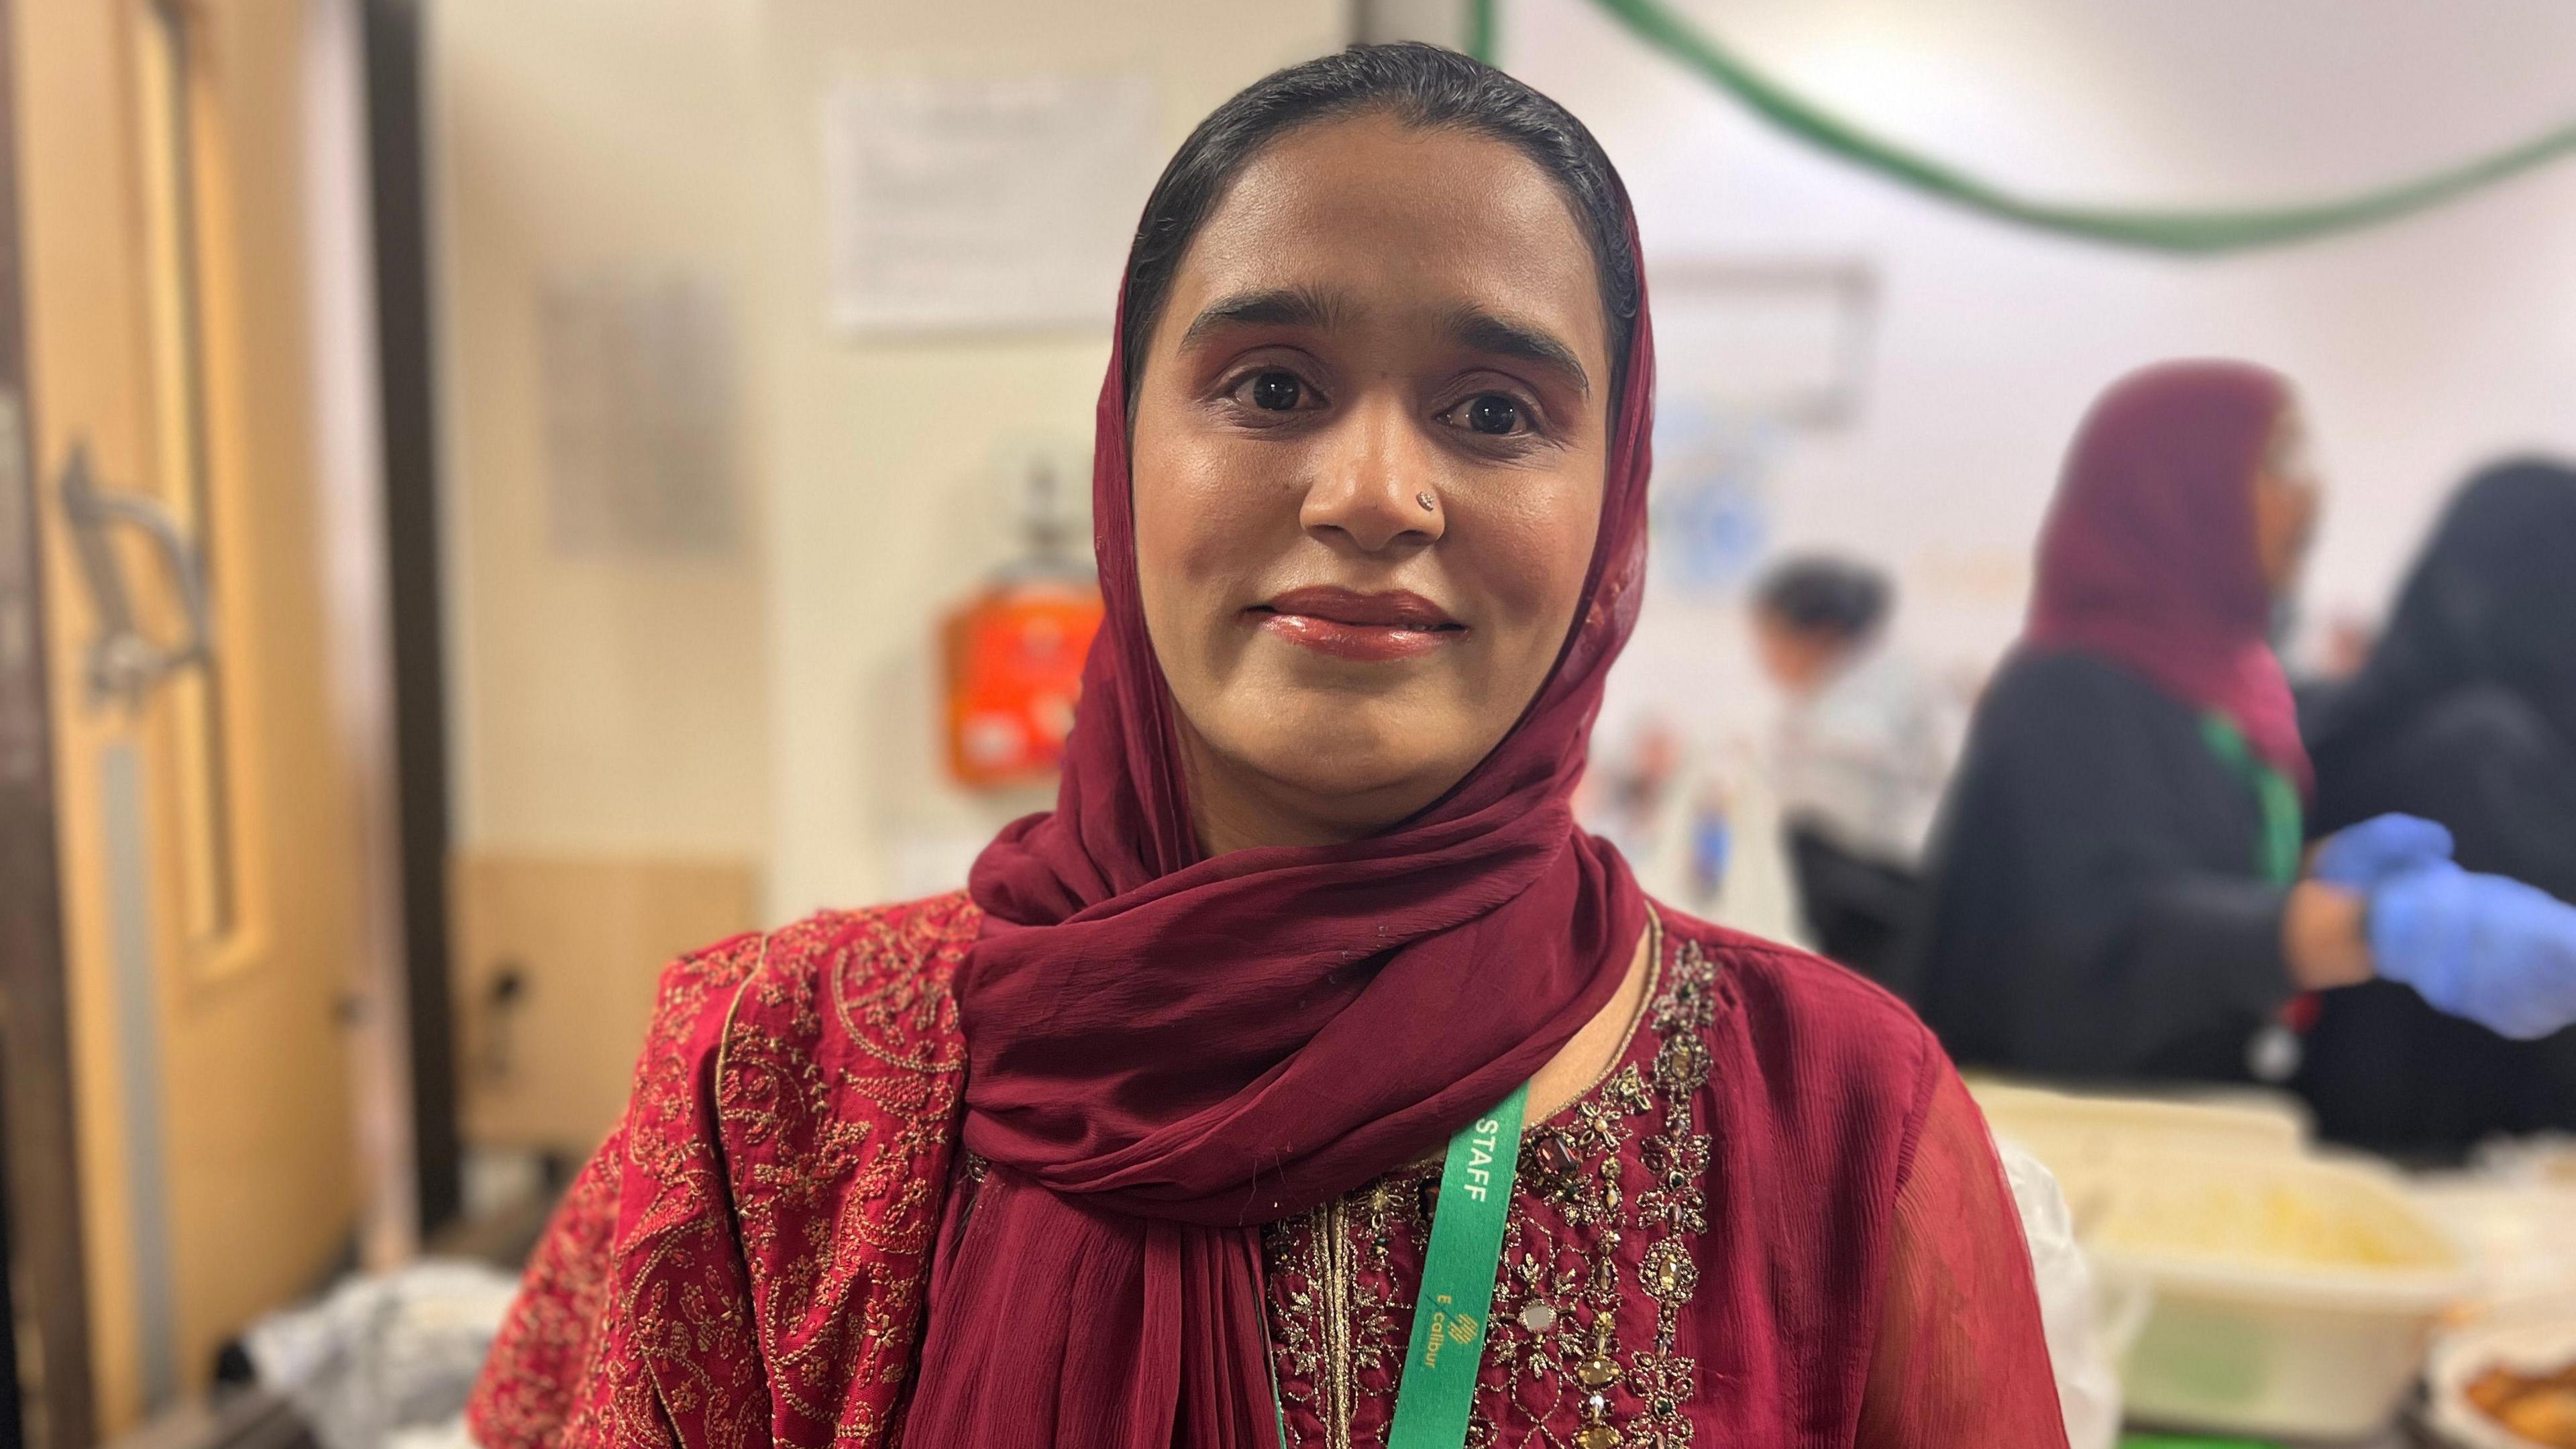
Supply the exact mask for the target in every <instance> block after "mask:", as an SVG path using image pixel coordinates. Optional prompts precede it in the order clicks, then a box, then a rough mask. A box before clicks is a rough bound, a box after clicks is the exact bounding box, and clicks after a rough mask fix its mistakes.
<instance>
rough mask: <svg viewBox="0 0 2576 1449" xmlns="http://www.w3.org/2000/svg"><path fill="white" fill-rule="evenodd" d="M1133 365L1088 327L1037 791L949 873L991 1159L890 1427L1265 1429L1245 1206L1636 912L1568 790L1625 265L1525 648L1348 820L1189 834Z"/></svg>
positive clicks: (1602, 640) (1604, 955)
mask: <svg viewBox="0 0 2576 1449" xmlns="http://www.w3.org/2000/svg"><path fill="white" fill-rule="evenodd" d="M1622 207H1623V210H1624V208H1625V202H1624V199H1623V201H1622ZM1627 225H1628V228H1629V239H1630V243H1631V245H1632V246H1633V245H1634V239H1635V230H1634V221H1633V218H1631V219H1629V221H1628V223H1627ZM1121 311H1122V313H1123V311H1124V301H1123V299H1122V302H1121ZM1121 330H1123V329H1121ZM1113 335H1115V334H1113ZM1113 346H1114V344H1113ZM1128 364H1129V360H1128V359H1126V358H1124V357H1122V356H1120V355H1118V354H1117V352H1116V351H1114V350H1113V352H1112V355H1111V357H1110V362H1109V369H1108V376H1107V377H1106V378H1105V379H1104V380H1103V382H1102V384H1101V389H1100V401H1099V408H1098V412H1097V418H1096V434H1095V441H1094V451H1093V469H1092V505H1093V518H1094V536H1093V545H1094V548H1095V551H1096V553H1097V556H1098V559H1099V566H1100V582H1101V593H1102V598H1103V603H1104V605H1105V607H1106V616H1105V619H1104V622H1103V624H1102V626H1101V630H1100V633H1099V635H1098V637H1097V639H1096V641H1095V642H1094V644H1093V646H1092V650H1091V655H1090V658H1089V661H1088V663H1087V665H1086V668H1085V670H1084V675H1083V698H1082V706H1081V709H1080V712H1079V715H1078V718H1077V719H1076V721H1075V724H1074V729H1073V733H1072V736H1071V738H1070V739H1069V740H1068V742H1067V747H1066V760H1065V769H1064V778H1063V783H1062V786H1061V787H1060V789H1059V792H1058V795H1057V802H1056V808H1055V810H1054V811H1053V812H1051V813H1047V814H1041V815H1034V816H1030V817H1028V818H1026V819H1023V820H1020V821H1018V822H1016V823H1014V824H1013V825H1011V826H1010V827H1008V828H1007V829H1005V830H1004V831H1003V832H1002V834H1001V835H1000V836H999V837H998V838H997V839H996V840H994V842H993V843H992V844H991V845H990V846H989V847H987V848H986V850H985V851H984V853H983V854H982V856H981V857H979V858H978V860H977V861H976V864H975V868H974V872H973V875H972V878H971V881H970V891H971V893H972V895H973V897H974V899H975V902H976V903H977V904H978V905H979V906H981V907H982V908H983V909H984V911H985V912H986V913H987V920H986V924H985V926H984V928H983V931H982V934H981V936H980V937H979V938H978V940H977V941H976V943H975V945H974V946H973V948H972V949H971V951H970V952H969V955H968V959H967V961H966V963H965V966H964V967H963V969H962V970H961V972H960V974H959V979H958V987H957V1000H958V1007H959V1012H960V1018H961V1021H962V1024H963V1027H964V1032H965V1038H966V1044H967V1053H968V1070H967V1088H966V1121H965V1128H964V1141H965V1145H966V1146H967V1148H968V1149H969V1150H971V1151H972V1152H974V1153H976V1154H977V1155H978V1156H980V1157H982V1158H984V1159H986V1160H987V1161H988V1162H989V1163H990V1164H991V1166H990V1168H989V1169H988V1173H989V1175H988V1176H987V1178H986V1179H985V1182H984V1185H983V1187H982V1189H981V1191H980V1192H979V1193H977V1194H976V1195H975V1196H974V1200H973V1207H972V1209H971V1213H972V1215H971V1217H969V1218H967V1219H965V1220H964V1221H959V1220H957V1218H956V1216H955V1214H956V1213H958V1212H961V1211H963V1209H958V1208H954V1207H952V1217H951V1220H950V1221H949V1222H948V1223H947V1224H946V1225H945V1229H944V1230H943V1233H942V1253H941V1256H940V1259H939V1261H938V1262H937V1263H936V1264H935V1266H934V1269H933V1274H932V1281H931V1287H930V1317H929V1325H928V1329H927V1332H926V1336H925V1339H924V1343H923V1350H922V1358H921V1364H920V1368H919V1372H918V1375H917V1378H916V1384H917V1387H916V1389H915V1391H914V1397H913V1402H912V1405H911V1408H910V1412H909V1417H908V1419H907V1421H906V1433H905V1442H906V1443H907V1444H910V1445H912V1446H913V1449H953V1446H963V1445H984V1444H1002V1443H1047V1444H1053V1445H1058V1446H1064V1449H1169V1446H1172V1445H1176V1444H1177V1445H1188V1446H1193V1449H1274V1446H1276V1445H1277V1444H1278V1443H1279V1442H1280V1438H1279V1427H1278V1424H1277V1421H1276V1418H1275V1414H1276V1405H1275V1401H1274V1399H1273V1397H1272V1392H1271V1381H1270V1376H1269V1374H1270V1370H1269V1335H1268V1331H1267V1328H1266V1325H1265V1322H1264V1314H1263V1307H1262V1303H1263V1300H1262V1266H1261V1264H1262V1260H1261V1250H1260V1241H1259V1236H1258V1232H1259V1227H1260V1225H1261V1224H1263V1223H1266V1222H1270V1221H1274V1220H1277V1219H1279V1218H1283V1217H1288V1216H1291V1215H1294V1214H1296V1213H1300V1212H1303V1211H1306V1210H1308V1209H1310V1208H1312V1207H1314V1206H1316V1205H1318V1204H1320V1203H1323V1202H1327V1201H1330V1200H1332V1199H1334V1198H1336V1197H1339V1196H1341V1195H1342V1194H1344V1193H1347V1192H1350V1191H1352V1190H1353V1189H1355V1188H1358V1187H1360V1186H1362V1185H1363V1184H1365V1183H1367V1182H1368V1181H1370V1180H1371V1179H1373V1178H1375V1177H1377V1176H1379V1175H1380V1174H1382V1173H1384V1172H1387V1171H1389V1170H1391V1169H1393V1168H1395V1167H1398V1166H1401V1165H1403V1164H1404V1163H1406V1162H1410V1161H1413V1160H1416V1159H1418V1158H1420V1157H1422V1156H1424V1155H1425V1154H1427V1153H1429V1152H1431V1151H1433V1150H1435V1149H1436V1148H1437V1147H1438V1145H1439V1144H1440V1143H1441V1142H1442V1141H1444V1140H1445V1139H1446V1138H1447V1137H1448V1136H1449V1135H1450V1134H1451V1133H1452V1132H1454V1131H1455V1130H1456V1129H1458V1128H1459V1127H1461V1126H1463V1125H1464V1124H1466V1123H1467V1122H1468V1121H1470V1120H1472V1119H1473V1118H1474V1117H1475V1116H1476V1114H1478V1113H1479V1112H1481V1111H1483V1110H1484V1109H1486V1108H1487V1107H1489V1106H1491V1105H1492V1104H1493V1103H1495V1102H1497V1101H1499V1100H1501V1099H1502V1098H1503V1097H1504V1096H1506V1095H1508V1094H1509V1093H1510V1092H1511V1090H1512V1089H1513V1088H1514V1087H1516V1086H1518V1085H1519V1084H1520V1083H1522V1082H1524V1081H1526V1080H1528V1079H1529V1077H1530V1076H1531V1075H1532V1074H1534V1073H1535V1072H1536V1071H1537V1070H1538V1069H1539V1067H1541V1066H1542V1065H1544V1064H1545V1063H1546V1062H1547V1061H1548V1060H1549V1059H1550V1058H1551V1057H1553V1056H1554V1055H1555V1053H1556V1052H1557V1050H1558V1049H1559V1048H1560V1047H1562V1046H1563V1045H1564V1044H1565V1043H1566V1042H1567V1041H1568V1040H1569V1039H1570V1038H1572V1036H1573V1035H1574V1033H1575V1032H1576V1031H1577V1030H1578V1029H1580V1028H1581V1027H1582V1026H1583V1024H1584V1023H1585V1022H1587V1021H1589V1020H1590V1019H1591V1018H1592V1017H1593V1016H1594V1015H1595V1014H1597V1013H1598V1012H1599V1011H1600V1010H1601V1009H1602V1008H1603V1006H1604V1005H1606V1004H1607V1002H1608V1001H1609V999H1610V998H1611V996H1612V995H1614V994H1615V992H1616V991H1617V989H1618V986H1619V983H1620V981H1621V979H1622V977H1623V974H1624V970H1625V968H1626V966H1627V964H1628V962H1629V961H1630V959H1631V958H1632V955H1633V953H1634V951H1635V948H1636V944H1637V941H1638V939H1639V934H1640V932H1641V931H1642V930H1643V929H1644V925H1645V915H1646V906H1645V900H1644V897H1643V895H1642V893H1641V892H1640V891H1639V889H1638V887H1637V885H1636V882H1635V880H1634V878H1633V877H1632V876H1631V875H1630V873H1629V870H1628V867H1627V865H1626V863H1625V862H1624V861H1622V860H1621V859H1620V857H1619V855H1618V853H1617V852H1616V851H1615V850H1614V849H1613V848H1612V847H1611V846H1610V845H1608V844H1607V843H1606V842H1604V841H1601V840H1599V839H1597V838H1595V837H1593V836H1591V835H1589V834H1587V833H1585V832H1584V831H1582V830H1581V829H1580V828H1578V827H1577V826H1576V824H1575V823H1574V817H1573V811H1572V804H1571V800H1572V795H1573V791H1574V787H1575V784H1576V782H1577V780H1578V779H1579V778H1580V777H1581V774H1582V771H1583V765H1584V758H1585V751H1586V748H1587V743H1588V738H1589V735H1590V732H1591V727H1592V722H1593V718H1594V716H1595V715H1596V714H1597V713H1598V711H1599V708H1600V704H1601V694H1602V686H1603V682H1604V680H1605V678H1606V677H1607V675H1608V673H1609V669H1610V666H1611V663H1612V661H1613V660H1614V659H1616V658H1617V656H1618V653H1619V651H1620V649H1621V647H1622V646H1623V645H1624V644H1625V643H1626V641H1627V638H1628V635H1629V632H1630V630H1631V629H1632V628H1633V627H1634V625H1635V622H1636V617H1637V610H1638V606H1639V603H1640V601H1641V595H1642V590H1643V586H1644V576H1645V556H1646V480H1647V472H1648V468H1649V452H1648V437H1649V434H1650V433H1651V431H1652V428H1653V396H1654V344H1653V337H1652V334H1651V331H1650V329H1649V327H1648V325H1647V319H1646V315H1645V303H1644V295H1643V287H1642V283H1641V286H1640V290H1639V298H1638V313H1637V316H1636V319H1635V323H1634V327H1633V330H1632V331H1631V334H1630V337H1629V342H1628V348H1627V355H1626V357H1625V359H1624V362H1623V365H1622V367H1621V369H1620V373H1619V377H1620V379H1621V382H1620V386H1619V389H1618V395H1617V397H1616V399H1615V406H1614V408H1613V412H1612V427H1613V433H1612V438H1611V445H1610V448H1609V454H1608V468H1607V474H1606V477H1605V479H1604V485H1603V490H1602V511H1601V526H1600V532H1599V537H1598V541H1597V542H1596V544H1595V545H1594V552H1593V557H1592V561H1591V565H1590V569H1589V571H1588V573H1587V575H1586V579H1585V583H1584V588H1583V592H1582V595H1581V598H1580V600H1579V602H1578V604H1577V606H1576V612H1575V620H1574V623H1573V625H1572V627H1571V628H1570V630H1569V632H1568V635H1567V638H1566V641H1565V644H1564V647H1563V649H1562V650H1561V652H1560V654H1559V656H1558V659H1557V661H1556V664H1555V666H1554V668H1553V670H1552V671H1551V673H1550V674H1549V676H1548V677H1547V679H1546V681H1545V682H1544V683H1543V684H1542V685H1541V686H1540V688H1539V691H1538V693H1537V695H1536V696H1535V697H1534V698H1533V699H1532V701H1531V702H1530V704H1529V706H1528V708H1527V710H1526V711H1525V712H1524V713H1523V715H1522V717H1521V719H1520V720H1519V722H1518V723H1517V724H1516V725H1515V726H1514V727H1513V729H1512V730H1511V732H1510V733H1509V734H1507V735H1506V736H1505V737H1504V739H1503V740H1502V742H1501V743H1500V744H1498V745H1497V746H1495V748H1494V750H1493V752H1492V753H1491V754H1489V755H1488V756H1487V757H1486V758H1485V759H1484V760H1483V761H1482V762H1481V763H1480V764H1478V765H1477V766H1476V768H1475V769H1473V770H1472V771H1470V772H1469V773H1468V774H1467V776H1466V777H1465V778H1464V779H1462V780H1461V781H1460V782H1459V783H1458V784H1457V785H1456V786H1454V787H1453V788H1452V789H1451V790H1450V791H1449V793H1448V794H1447V795H1445V796H1444V797H1442V798H1441V799H1440V800H1439V801H1437V802H1435V803H1434V804H1433V805H1432V806H1430V807H1429V808H1428V809H1426V810H1425V811H1423V812H1422V813H1421V814H1419V815H1418V816H1416V817H1414V818H1412V819H1410V820H1408V821H1406V822H1404V823H1402V824H1401V825H1399V826H1397V827H1396V828H1394V829H1392V830H1390V831H1388V832H1386V833H1384V834H1381V835H1378V836H1374V837H1371V838H1368V839H1365V840H1361V841H1357V842H1354V843H1351V844H1348V845H1340V846H1330V847H1320V848H1304V847H1298V848H1287V847H1282V848H1264V849H1255V850H1244V851H1237V852H1234V853H1231V854H1227V855H1223V856H1219V857H1215V858H1212V859H1211V858H1204V857H1203V856H1202V855H1201V853H1200V851H1199V848H1198V845H1197V839H1196V834H1195V831H1194V829H1193V827H1192V824H1191V820H1190V816H1189V809H1188V798H1187V797H1188V792H1187V786H1186V781H1185V779H1184V777H1183V773H1182V762H1181V758H1180V753H1179V750H1178V747H1177V743H1176V735H1175V725H1174V720H1173V714H1172V709H1173V706H1172V702H1171V699H1170V696H1169V693H1168V691H1167V689H1166V686H1165V683H1164V679H1163V675H1162V671H1161V668H1160V666H1159V665H1158V664H1157V662H1156V660H1155V656H1154V652H1153V646H1152V643H1151V641H1150V640H1149V639H1148V637H1147V635H1146V629H1145V621H1144V615H1143V612H1142V609H1141V607H1140V604H1139V601H1138V591H1137V573H1136V556H1135V532H1134V526H1133V507H1132V498H1131V493H1130V488H1129V466H1128V461H1129V460H1128V456H1127V438H1128V427H1127V413H1126V398H1127V386H1126V382H1127V379H1126V373H1125V368H1126V367H1127V366H1128ZM961 1196H962V1195H961Z"/></svg>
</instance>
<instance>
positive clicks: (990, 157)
mask: <svg viewBox="0 0 2576 1449" xmlns="http://www.w3.org/2000/svg"><path fill="white" fill-rule="evenodd" d="M824 113H825V120H824V143H823V162H824V166H825V167H826V169H827V171H828V173H829V174H828V177H827V180H826V193H827V200H826V205H827V207H828V212H827V222H828V225H829V227H830V229H831V235H830V238H829V241H830V247H831V312H832V321H833V324H834V325H835V326H837V327H839V328H841V329H843V330H845V331H851V332H943V331H1019V330H1046V329H1057V328H1065V329H1074V328H1081V329H1089V328H1094V327H1103V326H1106V325H1107V324H1108V322H1109V320H1110V317H1111V314H1112V312H1113V311H1114V310H1115V307H1116V304H1117V291H1118V274H1119V268H1120V266H1121V264H1122V263H1123V262H1124V260H1125V258H1126V254H1127V243H1128V240H1129V238H1130V236H1131V235H1132V234H1133V232H1134V231H1135V226H1136V216H1137V213H1138V212H1139V211H1140V210H1142V208H1143V206H1144V201H1145V193H1146V192H1147V191H1148V190H1149V189H1150V188H1151V187H1152V185H1153V181H1154V166H1155V161H1156V159H1157V157H1156V147H1155V107H1154V92H1153V87H1152V84H1151V83H1150V82H1149V81H1148V80H1147V79H1146V78H1145V77H1143V76H1141V75H1136V74H1128V73H1117V74H1106V75H1026V76H985V77H967V78H956V77H931V76H877V77H867V78H858V79H852V80H847V81H844V82H842V83H840V84H839V85H838V86H836V87H835V88H834V89H833V90H832V92H831V93H830V96H829V98H828V99H827V101H826V103H825V107H824Z"/></svg>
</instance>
